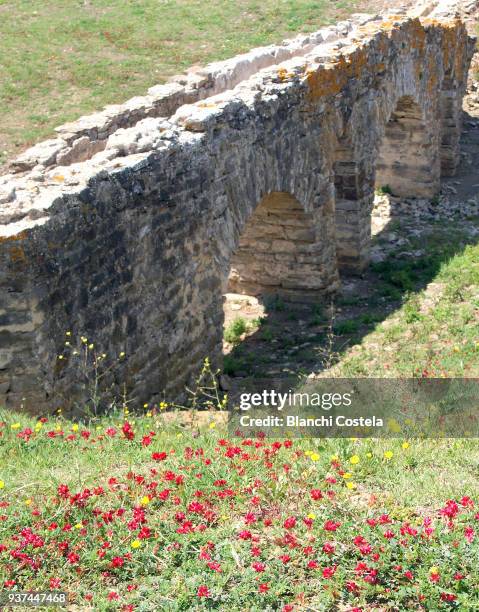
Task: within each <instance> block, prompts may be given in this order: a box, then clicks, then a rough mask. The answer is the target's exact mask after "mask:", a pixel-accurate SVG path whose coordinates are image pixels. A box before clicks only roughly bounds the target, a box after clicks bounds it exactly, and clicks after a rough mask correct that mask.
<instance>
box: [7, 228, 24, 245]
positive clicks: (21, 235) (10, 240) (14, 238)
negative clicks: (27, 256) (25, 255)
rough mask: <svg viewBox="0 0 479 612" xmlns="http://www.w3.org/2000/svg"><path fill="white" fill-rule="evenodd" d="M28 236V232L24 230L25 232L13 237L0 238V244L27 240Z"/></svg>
mask: <svg viewBox="0 0 479 612" xmlns="http://www.w3.org/2000/svg"><path fill="white" fill-rule="evenodd" d="M27 236H28V233H27V231H26V230H23V232H19V233H18V234H14V235H13V236H0V244H2V243H5V242H14V241H16V240H25V238H26V237H27Z"/></svg>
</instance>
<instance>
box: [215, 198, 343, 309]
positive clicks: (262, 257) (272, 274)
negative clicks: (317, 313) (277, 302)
mask: <svg viewBox="0 0 479 612" xmlns="http://www.w3.org/2000/svg"><path fill="white" fill-rule="evenodd" d="M319 214H320V211H318V212H316V213H315V212H311V213H308V212H305V210H304V208H303V206H302V205H301V203H300V202H299V201H298V200H297V199H296V198H295V197H294V196H292V195H291V194H289V193H285V192H272V193H269V194H267V195H266V196H265V197H264V198H263V199H262V200H261V202H260V203H259V205H258V206H257V208H256V210H255V211H254V213H253V215H252V216H251V218H250V219H249V220H248V222H247V224H246V227H245V228H244V230H243V232H242V234H241V236H240V239H239V244H238V247H237V249H236V251H235V252H234V253H233V255H232V258H231V268H230V273H229V278H228V287H227V291H228V292H230V293H236V294H247V295H253V296H265V295H281V296H282V297H284V298H286V299H288V298H289V299H291V300H299V301H301V300H304V299H307V298H308V297H314V298H315V299H317V297H318V292H319V291H321V290H327V289H329V287H328V281H330V279H327V278H326V276H327V275H326V274H325V271H326V270H327V266H325V261H324V260H325V256H326V253H325V251H326V250H327V245H326V244H325V241H324V236H321V232H320V231H318V226H319V224H320V223H319V218H318V215H319ZM332 246H333V245H332Z"/></svg>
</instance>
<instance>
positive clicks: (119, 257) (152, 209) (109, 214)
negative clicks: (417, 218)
mask: <svg viewBox="0 0 479 612" xmlns="http://www.w3.org/2000/svg"><path fill="white" fill-rule="evenodd" d="M318 40H321V41H322V40H323V38H322V37H317V38H315V37H314V35H313V36H312V37H310V41H313V42H311V44H309V43H308V44H306V45H304V48H303V52H302V53H301V54H294V55H291V56H290V57H289V59H287V60H286V61H284V62H281V63H277V64H271V65H268V66H266V67H261V69H259V70H256V71H255V72H254V73H250V72H249V71H246V72H247V73H246V76H245V78H244V79H242V78H241V75H240V71H239V69H238V72H237V73H236V77H235V78H234V79H233V80H232V81H231V83H233V84H234V86H233V85H232V84H231V83H230V88H226V87H227V86H225V85H224V84H222V85H221V87H220V86H219V85H218V87H220V89H221V93H216V94H215V95H213V96H210V97H208V98H205V99H203V100H199V101H196V102H195V103H194V104H187V105H183V106H181V107H179V108H176V103H175V104H173V105H172V107H171V108H170V109H169V110H168V111H166V110H165V111H161V112H164V113H165V116H163V117H160V116H158V117H157V116H150V117H147V118H143V119H141V120H139V121H138V122H137V123H136V124H135V125H132V126H131V127H128V128H120V129H118V130H116V131H114V132H113V133H111V134H110V135H109V136H108V138H107V137H106V136H105V138H103V140H104V141H105V143H104V145H103V144H102V148H103V150H101V151H99V152H97V153H96V154H93V155H91V153H92V151H91V150H90V151H89V152H88V154H85V155H86V157H87V159H84V161H73V162H72V158H68V155H67V159H66V160H64V165H62V166H59V165H56V166H53V165H50V162H51V160H50V161H48V162H45V163H42V164H41V167H35V168H32V169H28V168H29V164H30V162H28V163H25V165H24V166H22V168H23V169H22V171H21V172H17V173H13V174H10V175H7V176H4V177H0V404H2V403H6V404H7V405H11V406H15V407H18V406H19V404H20V403H22V404H23V405H24V406H26V408H27V409H29V410H33V411H35V410H37V411H39V410H42V409H45V407H47V406H50V407H51V406H52V405H53V403H54V402H55V401H56V400H55V398H56V397H57V396H56V394H57V392H58V391H59V390H66V391H67V393H68V396H69V397H71V398H72V397H74V396H75V393H76V391H77V389H76V381H77V378H78V377H77V373H76V372H75V369H74V367H73V366H72V365H71V364H70V363H69V362H68V360H64V361H62V362H59V360H58V358H57V356H58V353H59V351H60V350H61V348H62V345H63V342H64V339H65V331H66V330H72V331H73V333H76V334H80V333H81V334H85V335H86V336H88V337H89V338H92V339H94V341H95V342H96V344H97V345H98V346H100V347H102V350H104V351H105V352H106V353H108V354H110V355H118V354H119V353H120V351H125V352H126V355H127V359H126V360H125V362H124V365H123V366H122V370H121V371H120V372H119V374H118V376H119V378H118V382H119V381H122V382H124V383H125V384H126V385H127V388H128V390H129V392H131V395H132V398H133V399H134V402H135V403H142V402H144V401H155V400H158V399H161V398H163V397H164V394H165V395H166V396H167V397H169V398H172V397H175V396H178V394H180V393H181V390H182V389H183V388H184V385H185V383H187V382H188V381H190V380H191V378H192V376H193V375H194V374H195V373H196V372H197V371H198V368H199V366H200V364H201V362H202V360H203V358H204V357H205V356H209V357H210V358H211V359H212V360H213V362H214V363H219V361H220V359H221V345H222V343H221V339H222V321H223V311H222V294H223V293H224V291H225V290H226V287H227V283H228V278H230V282H233V283H236V286H237V288H238V289H239V290H242V289H244V290H247V289H248V285H249V286H250V285H251V284H253V285H254V286H255V287H256V288H257V289H258V288H259V290H263V289H264V288H265V287H268V288H269V289H272V290H273V291H275V290H284V291H286V292H287V293H288V294H289V295H290V296H293V297H294V296H296V297H297V296H301V295H302V294H304V293H305V292H306V293H308V297H311V292H312V293H313V296H317V297H319V296H321V295H323V294H324V293H327V292H331V291H334V290H335V289H336V288H337V286H338V282H339V274H340V273H341V272H342V271H343V270H352V271H357V270H360V269H362V268H363V267H364V266H365V265H366V264H367V261H368V247H369V239H370V212H371V207H372V198H373V193H374V187H375V185H376V180H375V171H376V166H377V165H378V164H379V172H386V171H387V172H388V173H389V174H388V176H389V175H390V178H388V181H390V182H391V183H393V181H394V180H395V173H397V172H399V173H400V174H401V176H406V178H407V181H408V185H409V186H410V191H411V194H412V195H414V193H413V192H416V193H417V194H418V195H422V194H423V193H424V188H425V187H424V186H425V185H426V184H427V185H428V189H429V188H430V189H431V191H430V193H433V191H434V189H435V188H436V187H437V182H438V177H436V175H435V174H434V173H433V174H432V175H431V167H430V166H427V165H426V164H424V167H423V169H422V171H421V172H417V168H414V169H410V168H409V167H408V165H407V163H406V162H405V161H404V160H406V159H407V151H408V149H409V147H411V149H409V150H410V151H411V150H413V149H414V150H415V151H416V150H417V149H418V143H419V145H420V147H419V148H421V147H422V149H423V154H424V156H425V158H424V159H426V158H427V159H436V160H437V163H436V165H435V166H434V167H437V168H438V169H439V170H438V172H439V171H440V169H441V168H442V171H443V172H451V171H453V169H454V166H455V163H456V157H455V156H456V154H457V150H456V144H455V143H456V141H455V138H456V136H457V138H458V136H459V131H460V113H459V111H458V109H460V105H461V99H462V95H463V92H464V87H465V80H466V76H467V70H468V66H469V62H470V58H471V56H472V51H473V45H474V41H473V40H472V39H471V38H469V37H468V35H467V32H466V29H465V27H464V25H463V24H462V23H461V22H460V20H458V19H455V18H452V19H451V18H449V17H447V18H442V19H441V20H435V19H430V18H417V17H411V16H408V15H406V14H401V15H394V16H392V15H389V16H386V17H384V18H375V19H370V18H368V19H365V18H362V19H361V23H360V24H359V25H356V26H355V27H354V28H351V29H350V31H349V33H348V34H347V35H344V36H343V37H342V38H341V40H338V39H335V40H334V41H333V42H329V43H327V42H326V43H325V42H320V44H318V45H315V44H314V43H315V42H317V41H318ZM311 45H312V46H311ZM273 55H274V54H273ZM222 83H223V82H222ZM446 101H447V102H446ZM165 104H166V103H165ZM171 109H173V111H174V113H173V114H172V115H171V116H166V115H167V114H168V112H169V111H170V110H171ZM155 113H156V111H155ZM120 115H121V113H120ZM140 116H141V113H140ZM92 121H93V120H92ZM128 121H130V119H128ZM411 121H412V122H415V123H414V126H421V129H420V130H419V131H417V130H415V129H412V128H411ZM120 123H121V122H120ZM112 129H113V128H112ZM398 130H399V131H398ZM433 134H437V135H438V136H437V138H436V139H434V138H433V137H432V135H433ZM428 139H429V140H428ZM398 140H399V141H401V142H403V143H404V145H401V146H403V147H404V148H403V149H401V156H400V159H399V166H397V165H395V160H392V159H391V156H390V150H391V143H392V142H394V141H396V142H397V141H398ZM90 142H93V141H92V140H90ZM382 143H385V144H384V145H383V146H381V145H382ZM388 147H389V152H388ZM87 148H88V147H87ZM403 153H404V155H403ZM75 155H76V153H75ZM73 157H75V156H73ZM53 159H54V160H55V162H58V160H59V158H58V152H57V153H55V155H54V156H53V155H52V160H53ZM378 160H379V161H378ZM20 166H21V164H17V168H20ZM37 166H38V164H37ZM413 170H414V172H413ZM435 186H436V187H435ZM408 190H409V189H408ZM428 193H429V192H428ZM293 227H296V228H298V229H293ZM268 233H269V235H270V238H267V235H268ZM268 241H269V242H268ZM230 272H231V276H230ZM279 277H280V278H279ZM24 398H25V399H24Z"/></svg>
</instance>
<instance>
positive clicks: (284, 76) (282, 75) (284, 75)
mask: <svg viewBox="0 0 479 612" xmlns="http://www.w3.org/2000/svg"><path fill="white" fill-rule="evenodd" d="M277 75H278V78H279V80H280V81H287V80H288V79H292V78H293V77H294V76H296V75H295V74H294V72H288V70H286V68H278V71H277Z"/></svg>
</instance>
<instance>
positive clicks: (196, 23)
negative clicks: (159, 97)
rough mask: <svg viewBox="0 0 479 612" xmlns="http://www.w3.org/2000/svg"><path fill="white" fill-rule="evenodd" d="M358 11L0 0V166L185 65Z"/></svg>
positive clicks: (161, 1) (149, 0)
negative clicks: (55, 130)
mask: <svg viewBox="0 0 479 612" xmlns="http://www.w3.org/2000/svg"><path fill="white" fill-rule="evenodd" d="M363 4H364V3H363ZM361 6H362V5H361V2H359V1H354V0H337V1H334V2H328V1H326V0H318V1H316V2H312V1H311V0H261V1H259V0H238V1H236V0H221V1H219V2H202V1H201V0H135V1H129V0H128V1H124V0H0V106H1V108H2V116H1V118H0V163H2V162H3V161H5V160H6V159H7V158H10V157H12V156H13V155H15V153H18V152H19V151H21V150H22V149H24V148H26V147H27V146H28V145H31V144H33V143H35V142H38V141H39V140H41V139H43V138H47V137H50V136H51V135H52V133H53V128H54V127H55V126H57V125H60V124H61V123H64V122H66V121H71V120H74V119H76V118H77V117H79V116H80V115H82V114H86V113H89V112H92V111H95V110H99V109H101V108H102V107H103V106H104V105H106V104H114V103H119V102H123V101H125V100H127V99H128V98H130V97H132V96H135V95H142V94H144V93H146V90H147V88H148V87H151V86H152V85H155V84H157V83H161V82H164V81H165V80H166V79H167V78H168V77H170V76H172V75H174V74H178V73H181V72H183V71H184V70H186V69H187V68H188V67H190V66H192V65H198V64H199V65H201V64H205V63H207V62H209V61H213V60H219V59H226V58H228V57H231V56H233V55H235V54H237V53H241V52H244V51H247V50H248V49H250V48H252V47H257V46H261V45H265V44H269V43H272V42H279V41H281V40H282V39H283V38H291V37H292V36H294V35H295V34H297V33H298V32H300V31H306V32H307V31H314V30H316V29H318V28H319V27H320V26H322V25H324V24H327V23H330V22H334V21H337V20H338V19H340V18H343V17H345V16H347V15H348V14H349V13H351V12H353V11H354V10H356V7H359V8H361ZM362 8H364V6H363V7H362Z"/></svg>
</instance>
